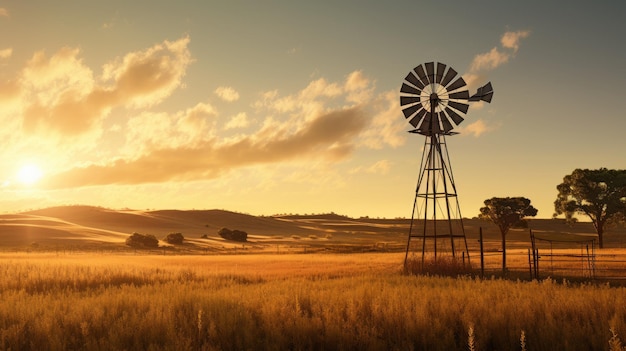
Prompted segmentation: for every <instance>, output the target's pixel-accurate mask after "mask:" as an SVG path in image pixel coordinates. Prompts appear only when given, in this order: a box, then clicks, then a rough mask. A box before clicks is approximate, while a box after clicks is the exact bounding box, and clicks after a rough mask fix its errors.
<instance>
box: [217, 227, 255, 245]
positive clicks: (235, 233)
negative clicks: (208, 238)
mask: <svg viewBox="0 0 626 351" xmlns="http://www.w3.org/2000/svg"><path fill="white" fill-rule="evenodd" d="M217 234H218V235H219V236H221V237H222V238H224V239H226V240H232V241H239V242H246V241H248V233H246V232H244V231H243V230H237V229H235V230H230V229H228V228H222V229H220V230H218V231H217Z"/></svg>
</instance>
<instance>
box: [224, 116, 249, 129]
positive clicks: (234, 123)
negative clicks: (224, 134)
mask: <svg viewBox="0 0 626 351" xmlns="http://www.w3.org/2000/svg"><path fill="white" fill-rule="evenodd" d="M249 124H250V121H249V120H248V115H247V114H246V113H245V112H240V113H238V114H236V115H235V116H233V117H232V118H231V119H230V120H229V121H228V122H227V123H226V125H225V126H224V129H235V128H245V127H247V126H248V125H249Z"/></svg>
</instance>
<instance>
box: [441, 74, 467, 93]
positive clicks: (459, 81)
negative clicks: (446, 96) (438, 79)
mask: <svg viewBox="0 0 626 351" xmlns="http://www.w3.org/2000/svg"><path fill="white" fill-rule="evenodd" d="M466 85H467V84H466V83H465V81H464V80H463V77H459V79H457V80H455V81H454V83H452V84H450V86H447V87H446V89H448V91H454V90H457V89H459V88H462V87H464V86H466Z"/></svg>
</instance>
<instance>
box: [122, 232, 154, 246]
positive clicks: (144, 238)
mask: <svg viewBox="0 0 626 351" xmlns="http://www.w3.org/2000/svg"><path fill="white" fill-rule="evenodd" d="M126 245H128V246H130V247H134V248H156V247H159V239H157V238H156V237H155V236H154V235H152V234H139V233H133V234H131V235H130V236H129V237H128V238H126Z"/></svg>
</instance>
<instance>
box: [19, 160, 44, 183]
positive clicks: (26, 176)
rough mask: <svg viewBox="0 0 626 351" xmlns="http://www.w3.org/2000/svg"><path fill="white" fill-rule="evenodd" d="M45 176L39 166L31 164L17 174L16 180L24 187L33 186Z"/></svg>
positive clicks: (23, 167)
mask: <svg viewBox="0 0 626 351" xmlns="http://www.w3.org/2000/svg"><path fill="white" fill-rule="evenodd" d="M42 176H43V172H42V171H41V168H39V166H37V165H35V164H32V163H29V164H25V165H24V166H22V168H20V170H19V171H18V172H17V175H16V178H17V181H18V182H20V183H22V184H24V185H33V184H35V183H37V181H39V180H40V179H41V177H42Z"/></svg>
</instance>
